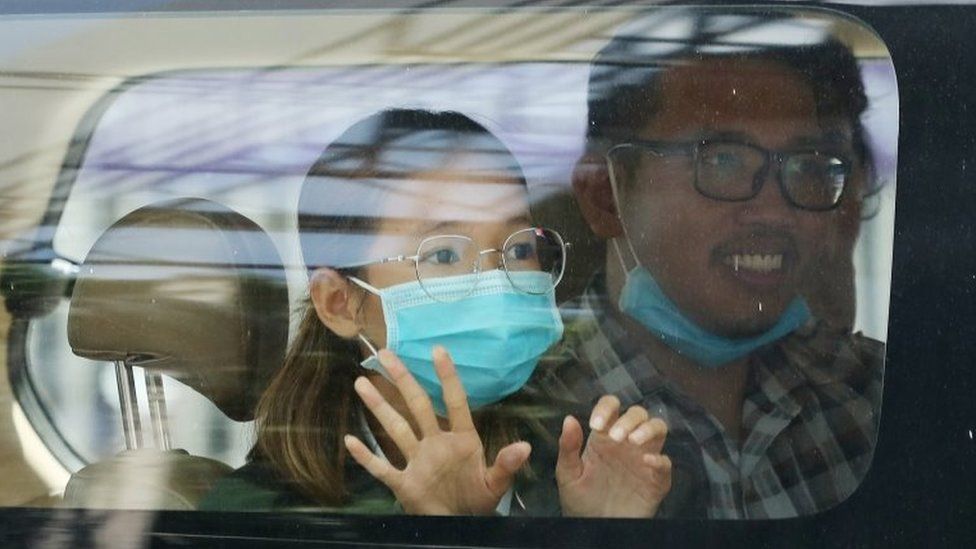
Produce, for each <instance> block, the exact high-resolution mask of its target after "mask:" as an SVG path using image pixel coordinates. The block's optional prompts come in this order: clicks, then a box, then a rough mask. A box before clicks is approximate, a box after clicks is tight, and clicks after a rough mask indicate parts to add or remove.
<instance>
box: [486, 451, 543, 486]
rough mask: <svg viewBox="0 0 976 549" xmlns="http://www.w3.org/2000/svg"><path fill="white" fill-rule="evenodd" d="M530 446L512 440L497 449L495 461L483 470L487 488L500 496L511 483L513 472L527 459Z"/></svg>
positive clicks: (513, 476)
mask: <svg viewBox="0 0 976 549" xmlns="http://www.w3.org/2000/svg"><path fill="white" fill-rule="evenodd" d="M531 452H532V446H531V445H529V443H528V442H522V441H520V442H514V443H512V444H509V445H508V446H506V447H504V448H502V449H501V450H499V451H498V455H497V456H495V463H493V464H492V466H491V467H489V468H488V471H486V472H485V485H487V486H488V490H489V491H490V492H491V493H492V494H494V495H496V496H498V497H501V496H502V494H504V493H505V491H506V490H508V489H509V487H510V486H511V485H512V481H513V480H514V478H515V473H517V472H518V470H519V469H520V468H521V467H522V465H524V464H525V462H526V460H528V459H529V454H530V453H531Z"/></svg>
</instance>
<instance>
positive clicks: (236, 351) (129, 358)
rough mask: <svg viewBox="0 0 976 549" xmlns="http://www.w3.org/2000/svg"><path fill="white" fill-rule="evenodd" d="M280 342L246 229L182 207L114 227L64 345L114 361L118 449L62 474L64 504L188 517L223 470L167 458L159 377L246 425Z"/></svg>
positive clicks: (86, 274)
mask: <svg viewBox="0 0 976 549" xmlns="http://www.w3.org/2000/svg"><path fill="white" fill-rule="evenodd" d="M287 336H288V292H287V286H286V283H285V280H284V272H283V266H282V263H281V259H280V257H279V255H278V253H277V250H276V249H275V246H274V244H273V243H272V241H271V239H270V237H268V235H267V234H266V233H265V232H264V231H263V230H261V228H260V227H259V226H258V225H257V224H255V223H254V222H252V221H250V220H248V219H247V218H245V217H244V216H242V215H240V214H238V213H237V212H235V211H233V210H231V209H229V208H227V207H225V206H222V205H220V204H217V203H215V202H211V201H209V200H203V199H195V198H188V199H177V200H169V201H165V202H159V203H155V204H152V205H149V206H146V207H143V208H140V209H138V210H135V211H133V212H131V213H129V214H128V215H126V216H124V217H123V218H122V219H120V220H119V221H117V222H116V223H115V224H113V225H112V226H111V227H110V228H108V229H107V230H106V231H105V232H104V233H103V234H102V236H101V237H100V238H99V239H98V240H97V242H96V243H95V245H94V246H93V247H92V248H91V250H90V251H89V253H88V256H87V258H86V259H85V262H84V263H83V264H82V265H81V267H80V271H79V274H78V277H77V280H76V282H75V286H74V291H73V293H72V297H71V305H70V310H69V313H68V341H69V343H70V345H71V349H72V351H73V352H74V353H75V354H77V355H79V356H82V357H85V358H89V359H93V360H99V361H110V362H114V363H115V367H116V380H117V382H118V388H119V403H120V406H121V411H122V428H123V434H124V438H125V444H126V450H125V451H123V452H121V453H120V454H118V455H116V456H115V457H113V458H111V459H108V460H104V461H100V462H97V463H93V464H90V465H88V466H86V467H84V468H82V469H81V470H80V471H78V472H76V473H74V474H73V475H71V478H70V480H69V481H68V484H67V486H66V488H65V494H64V504H65V505H66V506H71V507H87V508H125V509H192V508H194V507H195V505H196V503H197V502H198V501H199V500H200V498H202V497H203V495H205V494H206V493H207V491H209V489H210V488H211V486H212V485H213V484H214V482H216V480H218V479H219V478H220V477H221V476H223V475H224V474H226V473H228V472H229V471H230V467H228V466H227V465H225V464H223V463H220V462H218V461H215V460H212V459H209V458H205V457H199V456H191V455H189V454H188V453H187V452H186V451H184V450H174V449H171V448H170V439H169V427H170V426H169V425H168V420H167V415H166V400H165V394H164V392H163V384H162V378H161V375H162V374H166V375H168V376H170V377H172V378H174V379H176V380H178V381H180V382H182V383H183V384H185V385H187V386H189V387H191V388H193V389H195V390H196V391H197V392H199V393H201V394H202V395H204V396H205V397H207V398H208V399H209V400H210V401H212V402H213V403H214V404H215V405H216V406H217V407H218V408H219V409H220V410H221V411H222V412H223V413H224V414H226V415H227V416H228V417H230V418H231V419H234V420H237V421H246V420H249V419H252V418H253V414H254V406H255V404H256V402H257V399H258V398H259V397H260V394H261V392H262V391H263V389H264V387H265V385H266V384H267V382H268V380H269V378H270V376H271V374H272V373H273V372H274V371H275V369H277V368H278V367H279V366H280V365H281V363H282V361H283V360H284V354H285V348H286V345H287ZM135 366H138V367H141V368H143V369H144V372H145V379H146V388H147V391H146V392H147V395H148V400H149V403H148V404H149V411H150V418H151V425H152V436H153V440H154V442H155V444H154V446H155V447H154V448H147V447H146V446H145V445H144V441H143V436H142V428H141V421H140V414H139V407H138V403H137V402H136V391H135V384H134V380H133V375H132V368H133V367H135ZM174 427H176V426H174Z"/></svg>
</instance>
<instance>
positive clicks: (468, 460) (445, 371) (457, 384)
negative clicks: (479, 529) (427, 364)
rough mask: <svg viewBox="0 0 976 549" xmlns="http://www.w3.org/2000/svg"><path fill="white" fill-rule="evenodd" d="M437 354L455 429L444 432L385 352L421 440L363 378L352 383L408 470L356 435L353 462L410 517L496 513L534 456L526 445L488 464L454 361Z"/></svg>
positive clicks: (350, 441) (351, 444)
mask: <svg viewBox="0 0 976 549" xmlns="http://www.w3.org/2000/svg"><path fill="white" fill-rule="evenodd" d="M433 355H434V369H435V370H436V372H437V377H438V378H440V381H441V386H442V388H443V396H444V403H445V405H446V408H447V418H448V421H449V422H450V429H449V430H444V429H442V428H441V426H440V424H439V423H438V422H437V416H436V415H435V414H434V408H433V406H432V404H431V401H430V397H428V396H427V393H426V392H425V391H424V390H423V388H421V387H420V384H418V383H417V381H416V380H415V379H414V378H413V376H412V375H410V372H409V371H407V368H406V366H404V365H403V363H402V362H401V361H400V359H398V358H397V357H396V355H394V354H393V353H391V352H390V351H387V350H382V351H380V352H379V360H380V363H381V364H383V367H384V368H386V371H387V373H388V374H389V376H390V379H392V380H393V382H394V383H395V384H396V387H397V390H399V392H400V394H401V395H402V396H403V400H404V402H406V405H407V408H408V409H409V410H410V414H411V415H412V416H413V419H414V420H416V425H417V427H418V429H419V431H420V432H419V436H418V433H415V432H414V430H413V428H412V427H411V425H410V423H409V422H408V421H407V420H406V419H405V418H404V417H403V416H401V415H400V414H399V413H398V412H397V411H396V410H395V409H394V408H393V407H392V406H391V405H390V404H389V403H388V402H387V401H386V399H384V398H383V396H382V395H381V394H380V393H379V391H377V390H376V387H374V386H373V384H372V383H371V382H370V381H369V380H368V379H366V378H365V377H360V378H359V379H357V380H356V382H355V388H356V392H357V393H358V394H359V397H360V398H361V399H362V401H363V403H364V404H366V407H367V408H369V411H370V412H372V414H373V416H375V417H376V419H377V421H379V423H380V425H382V426H383V429H384V430H386V433H387V434H388V435H389V437H390V439H392V440H393V442H394V443H395V444H396V446H397V448H398V449H399V450H400V453H401V454H403V457H404V459H405V460H406V466H405V467H404V468H403V469H402V470H401V469H397V468H396V467H394V466H393V465H391V464H390V462H389V461H387V460H386V459H385V458H383V457H381V456H378V455H376V454H374V453H373V452H371V451H370V450H369V448H367V447H366V445H365V444H363V443H362V441H360V440H359V439H357V438H356V437H354V436H352V435H346V437H345V444H346V449H348V450H349V453H350V455H352V457H353V459H355V460H356V462H358V463H359V464H360V465H362V466H363V468H365V469H366V470H367V471H369V473H370V474H371V475H373V476H374V477H376V479H378V480H379V481H380V482H382V483H383V484H385V485H386V486H387V487H389V488H390V490H392V491H393V494H394V495H395V496H396V498H397V501H399V502H400V505H402V506H403V509H404V511H406V512H407V513H411V514H421V515H488V514H491V513H492V512H493V511H494V509H495V507H497V505H498V502H499V501H500V500H501V497H502V496H503V495H504V494H505V492H506V491H507V490H508V489H509V487H510V486H511V485H512V482H513V480H514V478H515V473H516V472H517V471H518V470H519V468H520V467H522V465H523V464H524V463H525V462H526V460H527V459H528V458H529V452H530V451H531V447H530V446H529V444H528V443H527V442H515V443H513V444H509V445H508V446H506V447H504V448H502V449H501V450H499V452H498V455H497V456H496V457H495V461H494V464H493V465H492V466H491V467H489V466H488V465H487V463H486V462H485V452H484V447H483V446H482V444H481V439H480V438H479V436H478V432H477V431H476V430H475V427H474V422H473V421H472V419H471V411H470V409H469V408H468V398H467V395H466V394H465V392H464V388H463V387H462V385H461V380H460V378H459V377H458V375H457V370H455V368H454V362H453V361H452V360H451V357H450V355H449V354H448V353H447V351H446V350H445V349H444V348H442V347H435V348H434V352H433Z"/></svg>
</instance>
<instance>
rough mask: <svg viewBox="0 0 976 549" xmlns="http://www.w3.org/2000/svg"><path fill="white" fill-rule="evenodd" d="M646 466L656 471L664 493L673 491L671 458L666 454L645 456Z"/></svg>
mask: <svg viewBox="0 0 976 549" xmlns="http://www.w3.org/2000/svg"><path fill="white" fill-rule="evenodd" d="M643 460H644V464H645V465H647V466H648V467H650V468H652V469H654V472H655V473H656V474H657V480H658V481H659V482H660V483H661V487H662V488H663V492H664V493H667V492H668V491H669V490H671V467H672V464H671V458H669V457H668V456H666V455H664V454H644V458H643Z"/></svg>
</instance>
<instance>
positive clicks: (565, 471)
mask: <svg viewBox="0 0 976 549" xmlns="http://www.w3.org/2000/svg"><path fill="white" fill-rule="evenodd" d="M619 406H620V402H619V401H618V400H617V399H616V398H614V397H612V396H607V397H604V398H602V399H600V401H599V402H598V403H597V405H596V406H595V407H594V409H593V415H592V417H591V421H590V423H591V426H592V427H593V431H592V432H591V433H590V436H589V439H588V440H587V441H586V449H585V450H583V452H582V455H580V448H581V447H582V445H583V429H582V427H581V426H580V424H579V422H578V421H576V419H575V418H572V417H567V418H566V420H565V421H564V422H563V433H562V436H560V438H559V460H558V462H557V463H556V481H557V483H558V485H559V500H560V503H561V505H562V510H563V514H564V515H566V516H579V517H652V516H654V515H655V513H657V508H658V506H659V505H660V503H661V500H663V499H664V497H665V496H666V495H667V493H668V491H669V490H670V489H671V462H670V460H669V459H668V458H667V456H663V455H661V454H660V451H661V447H662V446H663V444H664V438H665V436H666V434H667V426H666V425H665V424H664V422H663V421H661V420H660V419H649V418H648V415H647V411H646V410H644V409H643V408H640V407H637V406H635V407H631V408H630V409H629V410H628V411H627V413H626V414H624V415H623V416H622V417H619V418H618V417H617V410H618V408H619ZM604 427H611V428H610V429H606V430H605V429H604ZM611 434H612V435H613V436H611Z"/></svg>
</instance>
